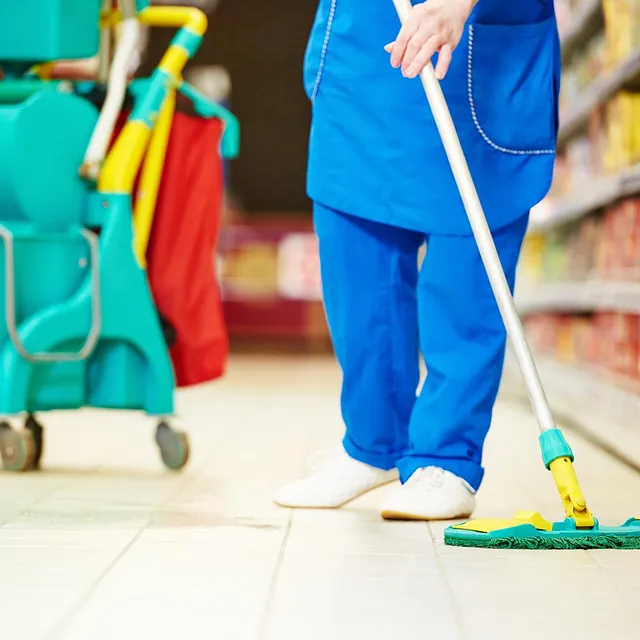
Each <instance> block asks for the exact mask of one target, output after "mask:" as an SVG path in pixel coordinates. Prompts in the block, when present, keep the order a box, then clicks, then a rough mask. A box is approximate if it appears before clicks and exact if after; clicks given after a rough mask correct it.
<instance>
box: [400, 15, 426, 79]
mask: <svg viewBox="0 0 640 640" xmlns="http://www.w3.org/2000/svg"><path fill="white" fill-rule="evenodd" d="M432 35H433V33H432V32H431V31H429V28H428V27H425V26H422V27H421V28H420V29H419V30H418V31H416V33H415V34H414V35H413V37H412V38H411V39H410V40H409V43H408V44H407V47H406V49H405V52H404V56H403V57H402V73H403V74H406V72H407V70H408V69H409V65H411V63H412V62H413V60H414V58H415V57H416V56H417V55H418V54H419V53H420V51H421V50H422V47H423V46H424V45H425V43H426V42H427V41H428V40H429V38H430V37H431V36H432Z"/></svg>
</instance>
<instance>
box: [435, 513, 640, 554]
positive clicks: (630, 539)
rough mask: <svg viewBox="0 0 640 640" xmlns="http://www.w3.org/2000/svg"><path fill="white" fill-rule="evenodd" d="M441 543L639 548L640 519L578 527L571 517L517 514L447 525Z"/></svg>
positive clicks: (513, 547) (517, 546)
mask: <svg viewBox="0 0 640 640" xmlns="http://www.w3.org/2000/svg"><path fill="white" fill-rule="evenodd" d="M444 542H445V544H447V545H451V546H457V547H481V548H485V549H640V518H631V519H630V520H627V522H625V523H624V524H623V525H621V526H619V527H603V526H601V525H600V523H599V522H598V521H597V520H596V521H595V524H594V526H593V528H591V529H578V528H577V527H576V524H575V521H574V520H573V519H572V518H567V519H566V520H565V521H564V522H554V523H551V522H548V521H547V520H545V519H544V518H543V517H542V516H540V515H539V514H537V513H518V514H516V516H515V518H514V519H513V520H497V519H495V520H494V519H478V520H470V521H469V522H463V523H462V524H458V525H454V526H452V527H449V528H448V529H446V530H445V532H444Z"/></svg>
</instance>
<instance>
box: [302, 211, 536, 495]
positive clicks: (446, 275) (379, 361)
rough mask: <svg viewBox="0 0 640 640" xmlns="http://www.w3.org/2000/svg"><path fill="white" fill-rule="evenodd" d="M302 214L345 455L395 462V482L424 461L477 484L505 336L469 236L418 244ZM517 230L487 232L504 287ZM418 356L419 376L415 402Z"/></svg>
mask: <svg viewBox="0 0 640 640" xmlns="http://www.w3.org/2000/svg"><path fill="white" fill-rule="evenodd" d="M314 217H315V226H316V232H317V234H318V238H319V241H320V261H321V273H322V283H323V294H324V303H325V308H326V314H327V319H328V323H329V328H330V331H331V337H332V341H333V345H334V349H335V352H336V355H337V358H338V361H339V363H340V366H341V368H342V372H343V384H342V396H341V407H342V415H343V419H344V422H345V425H346V435H345V438H344V447H345V449H346V451H347V453H348V454H349V455H350V456H351V457H353V458H355V459H357V460H360V461H361V462H364V463H367V464H370V465H373V466H375V467H379V468H382V469H391V468H393V467H395V466H397V467H398V469H399V471H400V477H401V480H402V481H403V482H404V481H406V480H407V479H408V478H409V477H410V476H411V474H412V473H413V472H414V471H415V470H416V469H419V468H421V467H425V466H431V465H434V466H438V467H442V468H444V469H446V470H448V471H451V472H452V473H454V474H456V475H458V476H460V477H461V478H463V479H464V480H466V481H467V482H468V483H469V485H471V487H472V488H474V489H477V488H478V487H479V486H480V483H481V481H482V476H483V473H484V471H483V468H482V448H483V444H484V440H485V437H486V435H487V432H488V430H489V426H490V423H491V415H492V411H493V405H494V403H495V399H496V395H497V392H498V387H499V384H500V378H501V375H502V367H503V362H504V354H505V343H506V333H505V329H504V326H503V323H502V320H501V318H500V314H499V311H498V307H497V304H496V302H495V299H494V297H493V294H492V291H491V287H490V285H489V280H488V277H487V275H486V273H485V270H484V267H483V265H482V261H481V259H480V254H479V252H478V249H477V247H476V245H475V242H474V239H473V238H472V237H468V236H443V235H431V236H429V237H425V235H424V234H423V233H420V232H415V231H410V230H407V229H401V228H397V227H392V226H388V225H384V224H380V223H378V222H372V221H369V220H365V219H361V218H356V217H353V216H349V215H345V214H342V213H340V212H337V211H334V210H332V209H329V208H327V207H324V206H322V205H320V204H318V203H316V204H315V206H314ZM527 223H528V215H523V216H521V217H520V218H519V219H517V220H516V222H514V223H512V224H510V225H509V226H507V227H504V228H502V229H500V230H498V231H495V232H494V240H495V243H496V247H497V249H498V253H499V255H500V258H501V261H502V264H503V268H504V270H505V272H506V275H507V279H508V281H509V283H510V286H511V287H512V289H513V286H514V280H515V271H516V264H517V261H518V255H519V252H520V248H521V245H522V240H523V237H524V234H525V231H526V227H527ZM425 240H426V241H427V253H426V257H425V259H424V261H423V263H422V267H421V268H420V270H419V269H418V251H419V249H420V247H421V245H422V244H423V243H424V242H425ZM420 350H421V351H422V354H423V357H424V360H425V363H426V367H427V371H428V375H427V378H426V381H425V384H424V386H423V388H422V390H421V392H420V393H419V395H418V396H417V397H416V391H417V387H418V384H419V352H420Z"/></svg>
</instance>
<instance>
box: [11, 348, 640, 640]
mask: <svg viewBox="0 0 640 640" xmlns="http://www.w3.org/2000/svg"><path fill="white" fill-rule="evenodd" d="M337 389H338V374H337V371H336V369H335V367H334V365H333V364H332V363H331V362H330V361H323V360H319V361H318V360H315V361H314V360H302V361H301V360H297V361H296V360H282V361H275V360H258V361H256V360H252V359H250V358H244V359H238V358H237V359H235V360H234V362H233V364H232V367H231V370H230V373H229V375H228V377H227V378H226V379H225V380H224V381H222V382H219V383H217V384H215V385H212V386H209V387H206V388H201V389H197V390H193V391H190V392H188V393H185V394H184V395H182V396H181V397H180V406H179V408H180V411H181V414H182V420H183V423H184V425H185V427H187V428H188V430H189V432H190V433H191V436H192V442H193V449H194V455H193V461H192V464H191V465H190V467H189V468H188V470H187V471H186V472H185V473H182V474H177V475H174V474H169V473H167V472H165V471H164V470H163V468H162V467H161V465H160V463H159V462H158V459H157V454H156V450H155V446H154V444H153V442H152V433H153V424H152V423H151V422H150V421H149V420H147V419H146V418H144V417H138V416H133V417H132V416H130V415H129V416H128V415H126V414H125V415H120V416H118V415H115V416H114V415H104V414H100V413H95V412H86V413H85V412H82V413H76V414H71V415H69V414H65V415H62V414H61V415H54V416H50V417H48V419H47V426H48V441H47V452H46V458H45V464H46V471H45V472H43V473H40V474H33V475H19V476H15V475H6V474H5V475H0V614H1V617H0V621H1V622H0V625H1V626H0V637H1V638H5V637H6V638H7V639H9V638H10V639H11V640H22V639H27V638H28V639H32V638H33V639H38V640H39V639H47V640H49V639H51V640H53V639H60V640H67V639H68V640H102V639H111V638H114V639H116V638H117V639H118V640H128V639H136V640H139V639H143V640H147V639H148V640H156V639H164V638H167V639H172V640H173V639H175V638H196V639H197V638H207V639H209V638H214V639H216V640H301V639H304V640H343V639H345V640H346V639H349V640H361V639H362V640H377V639H383V638H384V639H385V640H386V639H388V638H391V637H410V638H416V639H417V638H432V639H438V640H458V639H461V640H462V639H463V638H464V639H465V640H485V639H486V640H489V639H496V638H497V639H503V638H504V639H513V640H528V639H532V640H533V639H535V640H539V639H540V638H543V639H544V640H556V639H558V640H560V639H562V640H566V638H568V637H581V638H585V639H588V640H592V639H595V638H600V637H607V638H612V639H616V640H626V639H629V640H631V639H637V638H638V637H639V635H638V634H639V631H638V620H640V617H639V615H640V614H639V613H638V600H639V598H640V552H621V551H610V552H598V553H587V552H581V551H574V552H567V553H565V552H539V551H538V552H492V551H483V550H468V549H467V550H465V549H452V548H449V547H444V546H443V544H442V541H441V538H442V530H443V527H444V525H443V524H437V525H431V526H427V525H425V524H420V523H385V522H381V521H380V519H379V517H378V515H377V511H376V507H377V505H378V503H379V501H380V499H381V497H382V494H383V491H384V490H381V491H379V492H377V493H372V494H370V495H368V496H366V497H365V498H363V499H362V500H360V501H359V502H357V503H354V504H353V506H351V507H349V508H346V509H344V510H342V511H335V512H296V513H293V514H292V513H290V512H288V511H286V510H281V509H278V508H277V507H275V506H272V505H271V504H270V502H269V496H270V493H271V491H272V490H273V489H274V487H276V486H277V485H279V484H280V483H282V482H285V481H287V480H290V479H292V478H296V477H297V476H298V475H299V474H301V473H302V472H303V470H304V468H305V461H306V459H307V456H308V454H310V453H311V452H312V451H314V450H316V449H318V448H320V449H322V448H326V447H328V446H331V445H333V444H334V443H335V441H336V439H337V438H339V436H340V432H341V427H340V420H339V412H338V401H337ZM569 435H570V437H571V442H572V444H573V445H574V450H575V452H576V454H577V461H578V462H577V468H578V472H579V475H580V477H581V480H582V484H583V488H584V490H585V493H586V494H587V497H588V498H589V499H590V502H591V506H592V508H593V509H594V510H595V512H596V513H597V515H598V516H600V517H601V520H603V521H606V522H610V523H619V522H622V521H623V520H625V519H626V518H627V517H628V516H632V515H638V514H640V475H637V474H634V473H633V472H632V471H630V470H628V469H626V468H624V467H622V466H621V465H619V464H617V463H616V462H615V461H613V460H612V459H611V458H609V457H608V456H607V455H605V454H603V453H601V452H599V451H597V450H595V449H594V448H593V447H592V446H591V445H589V444H587V443H585V442H582V441H581V440H580V439H579V438H578V437H577V436H575V435H573V434H569ZM487 467H488V471H487V477H486V484H485V486H484V488H483V491H482V492H481V495H480V502H479V513H480V514H485V515H495V516H500V515H509V514H511V512H512V511H513V510H515V509H518V508H527V509H529V508H530V509H535V510H542V511H543V512H544V513H545V515H547V516H549V517H553V518H555V519H558V518H559V517H560V516H561V513H560V510H559V501H558V499H557V498H556V496H555V494H554V489H553V486H552V484H551V479H550V478H549V476H548V474H547V472H545V471H544V470H543V469H542V465H541V463H540V460H539V454H538V451H537V445H536V432H535V424H534V422H533V420H532V418H531V417H530V415H529V413H528V411H527V410H526V409H525V408H523V407H520V406H516V405H510V404H508V403H506V402H502V403H501V404H500V405H499V407H498V410H497V413H496V419H495V428H494V430H493V431H492V434H491V436H490V441H489V444H488V452H487ZM387 490H388V489H387ZM634 500H635V502H634Z"/></svg>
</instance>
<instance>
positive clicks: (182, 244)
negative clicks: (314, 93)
mask: <svg viewBox="0 0 640 640" xmlns="http://www.w3.org/2000/svg"><path fill="white" fill-rule="evenodd" d="M127 115H128V114H123V117H122V118H121V120H120V122H119V123H118V127H117V132H116V133H119V131H120V130H121V127H122V126H123V125H124V122H125V120H126V117H127ZM222 133H223V123H222V122H221V121H220V120H217V119H208V118H207V119H205V118H200V117H196V116H192V115H188V114H186V113H181V112H179V111H177V112H176V113H175V115H174V118H173V123H172V126H171V134H170V137H169V143H168V147H167V154H166V159H165V165H164V170H163V173H162V180H161V185H160V189H159V192H158V200H157V203H156V210H155V214H154V218H153V227H152V230H151V236H150V238H149V246H148V248H147V276H148V279H149V285H150V288H151V294H152V297H153V300H154V303H155V305H156V308H157V309H158V313H159V314H160V316H161V318H162V321H163V324H164V325H165V327H164V328H165V330H167V329H168V331H166V332H167V333H169V334H171V337H172V340H171V341H170V354H171V360H172V363H173V369H174V373H175V378H176V385H177V386H178V387H187V386H191V385H196V384H200V383H203V382H208V381H210V380H214V379H216V378H219V377H220V376H222V375H223V373H224V371H225V367H226V363H227V358H228V355H229V339H228V336H227V330H226V326H225V323H224V315H223V310H222V301H221V296H220V289H219V285H218V281H217V278H216V259H215V256H216V250H217V243H218V235H219V232H220V224H221V218H222V207H223V198H224V174H223V161H222V157H221V155H220V142H221V138H222ZM134 200H135V196H134Z"/></svg>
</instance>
